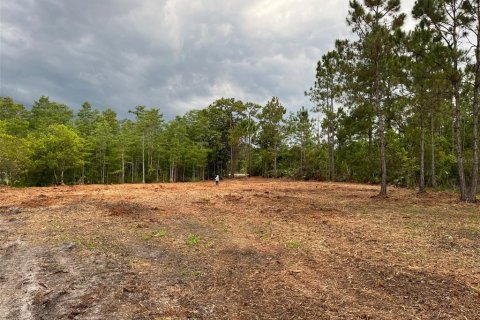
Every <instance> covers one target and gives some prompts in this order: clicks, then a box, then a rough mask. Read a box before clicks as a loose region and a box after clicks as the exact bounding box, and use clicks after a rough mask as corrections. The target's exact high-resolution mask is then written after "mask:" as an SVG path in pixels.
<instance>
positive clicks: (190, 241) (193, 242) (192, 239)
mask: <svg viewBox="0 0 480 320" xmlns="http://www.w3.org/2000/svg"><path fill="white" fill-rule="evenodd" d="M200 241H201V239H200V236H199V235H196V234H189V235H188V237H187V240H185V244H186V245H187V246H190V247H193V246H197V245H199V244H200Z"/></svg>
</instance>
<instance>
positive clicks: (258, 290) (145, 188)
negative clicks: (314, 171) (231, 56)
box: [0, 179, 480, 319]
mask: <svg viewBox="0 0 480 320" xmlns="http://www.w3.org/2000/svg"><path fill="white" fill-rule="evenodd" d="M376 193H377V187H375V186H367V185H355V184H340V183H316V182H288V181H272V180H263V179H247V180H241V181H222V183H221V184H220V186H219V187H216V186H215V185H214V184H213V183H211V182H205V183H190V184H151V185H113V186H75V187H68V186H62V187H54V188H29V189H12V188H4V189H2V190H1V192H0V241H1V242H0V244H1V245H0V317H3V318H5V319H416V318H420V319H479V318H480V207H479V206H478V205H467V204H463V203H460V202H458V201H456V196H455V195H452V194H449V193H428V194H426V195H417V194H416V193H414V192H413V191H411V190H404V189H392V192H391V194H390V196H389V198H387V199H380V198H375V197H373V196H375V194H376ZM3 318H2V319H3Z"/></svg>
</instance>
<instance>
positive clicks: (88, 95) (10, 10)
mask: <svg viewBox="0 0 480 320" xmlns="http://www.w3.org/2000/svg"><path fill="white" fill-rule="evenodd" d="M412 2H413V0H408V1H404V3H405V4H404V5H403V7H405V8H404V10H405V11H410V9H409V7H410V6H411V3H412ZM347 10H348V0H193V1H192V0H141V1H140V0H135V1H133V0H82V1H78V0H37V1H35V0H1V1H0V52H1V57H0V58H1V59H0V69H1V70H0V71H1V74H0V95H1V96H11V97H12V98H14V99H15V100H17V101H20V102H22V103H24V104H26V105H30V104H31V103H32V102H33V101H34V100H37V99H38V98H39V97H40V96H41V95H47V96H50V97H51V98H52V99H54V100H56V101H59V102H63V103H66V104H68V105H69V106H71V107H73V108H75V109H78V107H79V106H80V105H81V104H82V102H83V101H86V100H88V101H90V102H92V103H93V105H94V106H96V107H99V108H102V109H103V108H105V107H112V108H113V109H114V110H116V111H117V112H118V113H119V114H120V115H121V116H125V115H126V112H127V110H129V109H132V108H133V107H134V106H136V105H146V106H148V107H151V106H155V107H159V108H160V109H161V110H162V112H163V113H164V114H165V116H166V117H168V118H171V117H173V116H174V115H178V114H183V113H184V112H185V111H187V110H190V109H194V108H203V107H206V106H207V105H208V104H209V103H211V102H212V101H214V100H215V99H217V98H220V97H234V98H237V99H241V100H244V101H253V102H257V103H261V104H264V103H265V102H266V101H267V100H268V99H269V98H271V97H272V96H274V95H275V96H278V97H280V100H281V101H282V102H283V104H284V105H285V106H286V107H288V109H290V110H295V109H297V108H298V107H300V106H301V105H305V106H309V105H310V104H309V102H308V99H306V98H305V97H304V95H303V92H304V91H305V90H306V89H308V88H309V87H310V86H311V85H312V84H313V82H314V75H315V65H316V61H317V60H318V59H319V58H320V56H321V55H322V54H323V53H325V52H326V51H328V50H330V49H332V47H333V43H334V41H335V39H337V38H345V37H349V29H348V27H347V25H346V23H345V17H346V15H347Z"/></svg>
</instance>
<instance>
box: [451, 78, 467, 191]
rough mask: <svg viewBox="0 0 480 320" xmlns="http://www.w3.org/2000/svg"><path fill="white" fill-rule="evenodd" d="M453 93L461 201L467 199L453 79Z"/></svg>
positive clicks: (458, 114)
mask: <svg viewBox="0 0 480 320" xmlns="http://www.w3.org/2000/svg"><path fill="white" fill-rule="evenodd" d="M453 88H454V95H455V125H454V131H455V145H456V147H457V167H458V178H459V183H460V199H461V200H463V201H466V200H467V184H466V181H465V169H464V165H463V147H462V146H463V143H462V132H461V123H462V115H461V104H460V88H459V84H458V82H457V81H456V80H455V81H454V83H453Z"/></svg>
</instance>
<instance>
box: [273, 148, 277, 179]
mask: <svg viewBox="0 0 480 320" xmlns="http://www.w3.org/2000/svg"><path fill="white" fill-rule="evenodd" d="M273 148H274V150H273V152H274V155H273V176H274V177H275V178H276V177H277V142H276V141H275V145H274V147H273Z"/></svg>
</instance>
